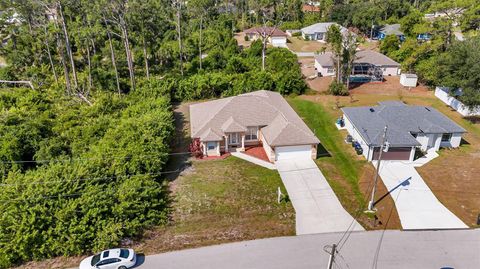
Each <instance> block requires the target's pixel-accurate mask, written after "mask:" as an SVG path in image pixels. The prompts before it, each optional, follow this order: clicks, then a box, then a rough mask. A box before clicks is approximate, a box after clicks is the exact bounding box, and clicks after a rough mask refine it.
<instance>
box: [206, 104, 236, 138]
mask: <svg viewBox="0 0 480 269" xmlns="http://www.w3.org/2000/svg"><path fill="white" fill-rule="evenodd" d="M235 97H238V96H230V97H226V98H222V99H228V98H230V99H229V100H228V101H227V102H225V103H224V104H223V105H222V106H221V107H220V109H219V110H218V111H217V113H214V114H213V116H212V117H210V118H209V119H207V120H205V121H204V123H203V125H202V126H200V128H198V131H200V130H202V129H203V128H204V127H205V126H206V125H207V124H208V123H209V122H210V121H212V119H213V118H215V116H217V115H218V112H220V111H221V110H222V109H224V108H225V106H226V105H227V104H229V103H230V102H232V100H233V99H234V98H235ZM222 99H217V101H218V100H222ZM213 101H215V100H213ZM207 102H208V101H207ZM197 133H198V132H197Z"/></svg>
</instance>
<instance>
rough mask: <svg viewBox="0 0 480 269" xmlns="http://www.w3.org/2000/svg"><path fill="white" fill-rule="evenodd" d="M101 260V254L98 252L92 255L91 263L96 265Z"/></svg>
mask: <svg viewBox="0 0 480 269" xmlns="http://www.w3.org/2000/svg"><path fill="white" fill-rule="evenodd" d="M99 261H100V254H97V255H95V256H93V257H92V262H91V265H92V266H94V265H95V264H97V262H99Z"/></svg>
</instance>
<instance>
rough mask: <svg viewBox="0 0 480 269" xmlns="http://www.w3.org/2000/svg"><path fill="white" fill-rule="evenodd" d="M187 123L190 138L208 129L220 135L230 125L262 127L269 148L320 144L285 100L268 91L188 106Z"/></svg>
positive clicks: (223, 133)
mask: <svg viewBox="0 0 480 269" xmlns="http://www.w3.org/2000/svg"><path fill="white" fill-rule="evenodd" d="M190 124H191V137H200V134H203V133H205V131H206V130H208V129H212V131H213V132H215V133H216V134H218V135H222V136H223V135H225V131H224V130H223V129H226V128H230V126H232V128H233V125H235V128H237V127H238V126H240V127H243V128H246V127H249V126H266V127H264V128H262V129H261V131H262V133H263V136H264V138H265V140H266V141H267V142H268V143H269V144H270V145H272V146H287V145H304V144H317V143H320V141H319V140H318V138H316V137H315V135H314V134H313V133H312V131H310V129H309V128H308V127H307V125H306V124H305V123H304V122H303V121H302V120H301V119H300V117H299V116H298V115H297V113H296V112H295V111H294V110H293V109H292V108H291V107H290V105H289V104H288V103H287V102H286V101H285V99H283V97H282V96H281V95H280V94H279V93H276V92H271V91H256V92H251V93H247V94H242V95H238V96H234V97H228V98H223V99H219V100H214V101H209V102H205V103H200V104H195V105H191V106H190ZM237 125H238V126H237Z"/></svg>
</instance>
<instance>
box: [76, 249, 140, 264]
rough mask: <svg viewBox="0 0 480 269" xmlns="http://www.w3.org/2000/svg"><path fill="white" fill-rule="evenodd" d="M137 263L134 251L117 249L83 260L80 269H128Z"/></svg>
mask: <svg viewBox="0 0 480 269" xmlns="http://www.w3.org/2000/svg"><path fill="white" fill-rule="evenodd" d="M136 262H137V255H136V254H135V251H133V249H125V248H115V249H109V250H104V251H102V252H101V253H99V254H97V255H93V256H90V257H88V258H85V259H83V261H82V262H81V263H80V267H79V269H127V268H131V267H133V266H134V265H135V263H136Z"/></svg>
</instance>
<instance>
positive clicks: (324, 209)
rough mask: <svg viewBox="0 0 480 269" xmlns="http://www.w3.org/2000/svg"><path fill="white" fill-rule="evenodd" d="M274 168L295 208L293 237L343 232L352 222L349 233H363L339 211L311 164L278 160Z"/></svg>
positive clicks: (352, 220) (340, 209)
mask: <svg viewBox="0 0 480 269" xmlns="http://www.w3.org/2000/svg"><path fill="white" fill-rule="evenodd" d="M275 165H276V167H277V170H278V172H279V173H280V177H281V178H282V181H283V184H284V185H285V188H286V189H287V192H288V195H289V197H290V200H291V201H292V205H293V207H294V208H295V212H296V231H297V234H313V233H326V232H343V231H345V230H347V228H348V227H349V226H350V225H351V224H352V222H353V223H354V227H353V230H355V231H363V230H364V229H363V227H362V226H361V225H360V224H358V223H357V221H356V220H354V219H353V218H352V216H350V214H348V213H347V211H346V210H345V209H344V208H343V207H342V205H341V204H340V201H339V200H338V198H337V196H335V193H334V192H333V190H332V188H330V185H329V184H328V182H327V180H326V179H325V177H324V176H323V174H322V172H320V170H319V169H318V167H317V165H316V164H315V162H314V161H313V160H311V159H289V160H281V161H276V162H275Z"/></svg>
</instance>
